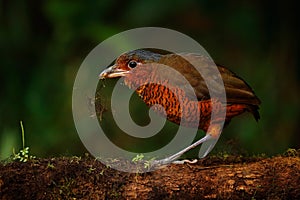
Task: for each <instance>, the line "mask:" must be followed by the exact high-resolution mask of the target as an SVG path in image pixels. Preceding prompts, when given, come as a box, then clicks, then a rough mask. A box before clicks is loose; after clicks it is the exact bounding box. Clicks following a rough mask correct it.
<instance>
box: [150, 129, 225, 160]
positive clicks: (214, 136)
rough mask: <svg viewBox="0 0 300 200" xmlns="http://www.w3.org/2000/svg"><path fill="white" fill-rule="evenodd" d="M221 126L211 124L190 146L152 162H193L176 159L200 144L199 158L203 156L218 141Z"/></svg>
mask: <svg viewBox="0 0 300 200" xmlns="http://www.w3.org/2000/svg"><path fill="white" fill-rule="evenodd" d="M221 130H222V126H219V125H212V126H211V127H210V128H209V130H208V132H207V134H206V135H205V136H204V137H203V138H201V139H200V140H198V141H197V142H195V143H193V144H191V145H190V146H188V147H186V148H185V149H183V150H181V151H179V152H178V153H176V154H174V155H171V156H169V157H167V158H164V159H161V160H156V161H154V164H158V165H164V164H169V163H175V164H183V163H185V162H189V163H194V162H195V160H194V161H188V160H183V161H177V160H176V159H178V158H179V157H180V156H181V155H182V154H184V153H186V152H187V151H189V150H191V149H193V148H195V147H197V146H198V145H200V144H202V147H201V149H200V152H199V156H200V158H204V157H205V156H206V155H207V154H208V153H209V152H210V151H211V150H212V149H213V147H214V146H215V144H216V142H217V141H218V138H219V136H220V134H221Z"/></svg>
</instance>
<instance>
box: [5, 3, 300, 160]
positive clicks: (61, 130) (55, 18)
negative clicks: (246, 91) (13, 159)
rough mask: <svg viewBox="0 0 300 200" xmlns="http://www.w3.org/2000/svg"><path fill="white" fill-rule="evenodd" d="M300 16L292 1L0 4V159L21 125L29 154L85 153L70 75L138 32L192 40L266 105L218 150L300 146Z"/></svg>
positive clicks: (17, 139)
mask: <svg viewBox="0 0 300 200" xmlns="http://www.w3.org/2000/svg"><path fill="white" fill-rule="evenodd" d="M298 13H299V11H298V10H297V6H296V4H293V2H292V1H289V3H287V2H285V1H280V2H278V1H263V2H262V1H252V0H243V1H233V0H232V1H208V0H202V1H193V0H187V1H178V0H168V1H158V0H151V1H150V0H149V1H120V2H119V3H118V2H113V1H108V0H102V1H91V0H88V1H76V2H75V1H74V2H72V1H58V0H53V1H47V3H43V1H31V0H30V1H1V3H0V44H1V45H0V48H1V54H0V81H1V82H0V83H1V85H0V95H1V103H0V113H1V115H0V159H3V158H6V157H8V156H9V155H11V153H12V148H13V147H14V148H16V149H17V150H18V149H19V148H20V147H21V134H20V127H19V121H20V120H23V122H24V126H25V134H26V135H25V137H26V146H29V147H30V150H31V153H32V154H35V155H37V156H56V155H82V154H83V153H84V152H86V150H85V148H84V147H83V145H82V144H81V141H80V139H79V137H78V135H77V132H76V129H75V126H74V123H73V118H72V109H71V103H72V101H71V95H72V87H73V81H74V79H75V76H76V72H77V70H78V68H79V66H80V64H81V62H82V61H83V60H84V58H85V56H87V54H88V53H89V52H90V51H91V50H92V49H93V48H94V47H95V46H96V45H98V44H99V43H100V42H102V41H103V40H105V39H107V38H108V37H110V36H112V35H114V34H117V33H119V32H121V31H124V30H127V29H131V28H136V27H143V26H157V27H165V28H170V29H174V30H177V31H180V32H182V33H184V34H187V35H189V36H191V37H192V38H194V39H195V40H197V41H198V42H199V43H200V44H201V45H202V46H203V47H204V48H205V49H206V50H207V51H208V52H209V54H210V55H211V56H212V58H213V59H214V60H215V61H216V62H218V63H220V64H222V65H225V66H227V67H228V68H230V69H231V70H233V71H234V72H236V73H237V74H238V75H240V76H241V77H243V78H244V79H245V80H246V81H247V82H248V83H249V84H250V85H251V86H252V87H253V88H254V90H255V92H256V94H257V95H258V96H259V97H260V99H261V100H262V105H261V109H260V113H261V120H260V121H259V123H256V122H255V120H254V119H253V118H252V117H251V116H250V115H243V116H241V117H238V118H235V119H234V120H233V121H232V123H231V124H230V126H229V127H228V128H227V129H226V130H225V131H224V133H223V134H222V137H221V138H222V141H221V142H219V143H218V145H217V146H219V147H222V146H223V147H224V148H225V149H226V148H227V147H228V146H232V148H240V149H243V150H245V151H247V152H249V153H266V154H267V155H273V154H276V153H282V152H284V151H285V150H286V149H287V148H299V147H300V146H299V144H300V142H299V141H300V136H299V131H298V127H299V122H300V120H299V119H300V115H299V113H300V112H299V111H300V110H299V103H300V102H299V98H300V95H299V91H300V88H299V82H300V70H299V56H300V53H299V50H300V49H299V35H300V31H299V24H300V23H299V19H300V18H299V15H298ZM103 98H105V97H103ZM103 117H104V118H105V113H104V116H103ZM228 141H229V142H228ZM222 144H223V145H222ZM230 148H231V147H230ZM219 149H220V150H222V148H219Z"/></svg>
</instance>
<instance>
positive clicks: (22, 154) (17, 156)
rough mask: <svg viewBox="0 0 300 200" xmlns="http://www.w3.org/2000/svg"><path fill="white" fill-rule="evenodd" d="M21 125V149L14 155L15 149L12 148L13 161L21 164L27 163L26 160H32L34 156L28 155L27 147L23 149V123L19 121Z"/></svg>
mask: <svg viewBox="0 0 300 200" xmlns="http://www.w3.org/2000/svg"><path fill="white" fill-rule="evenodd" d="M20 125H21V133H22V147H23V149H21V150H20V151H19V153H17V154H16V153H15V149H14V148H13V160H18V161H21V162H27V161H28V160H31V159H34V158H35V156H32V155H29V147H25V131H24V126H23V122H22V121H20Z"/></svg>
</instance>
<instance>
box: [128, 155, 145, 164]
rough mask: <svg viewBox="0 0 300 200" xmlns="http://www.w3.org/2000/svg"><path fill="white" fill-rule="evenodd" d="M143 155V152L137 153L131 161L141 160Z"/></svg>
mask: <svg viewBox="0 0 300 200" xmlns="http://www.w3.org/2000/svg"><path fill="white" fill-rule="evenodd" d="M144 157H145V156H144V155H143V154H137V155H136V156H135V157H133V158H132V160H131V161H132V162H134V163H137V162H139V161H142V160H143V158H144Z"/></svg>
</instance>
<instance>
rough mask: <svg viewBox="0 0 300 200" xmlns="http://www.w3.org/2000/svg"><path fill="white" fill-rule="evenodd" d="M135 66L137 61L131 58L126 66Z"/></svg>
mask: <svg viewBox="0 0 300 200" xmlns="http://www.w3.org/2000/svg"><path fill="white" fill-rule="evenodd" d="M136 66H137V62H136V61H134V60H132V61H130V62H129V63H128V67H130V68H135V67H136Z"/></svg>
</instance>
